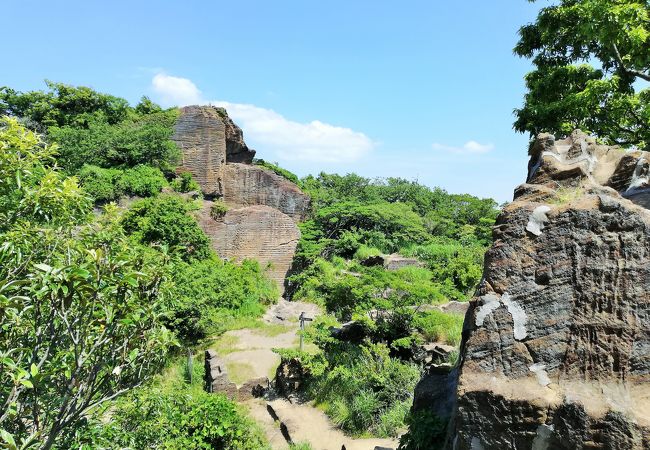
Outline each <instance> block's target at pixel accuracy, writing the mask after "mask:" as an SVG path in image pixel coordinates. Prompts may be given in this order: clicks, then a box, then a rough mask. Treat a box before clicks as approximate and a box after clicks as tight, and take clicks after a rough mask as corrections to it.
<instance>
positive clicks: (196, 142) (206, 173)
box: [172, 106, 226, 197]
mask: <svg viewBox="0 0 650 450" xmlns="http://www.w3.org/2000/svg"><path fill="white" fill-rule="evenodd" d="M172 140H173V141H174V142H176V145H178V147H179V148H180V150H181V157H182V159H181V164H180V166H179V170H181V171H188V172H190V173H191V174H192V176H193V177H194V179H195V180H196V182H197V183H199V185H200V186H201V190H202V191H203V193H204V194H205V195H206V196H208V197H221V196H222V195H223V185H222V182H221V168H222V167H223V166H224V165H225V164H226V127H225V125H224V123H223V121H222V119H221V115H220V114H219V111H218V110H217V109H216V108H211V107H203V106H186V107H184V108H181V114H180V116H179V118H178V121H177V122H176V128H175V130H174V135H173V136H172Z"/></svg>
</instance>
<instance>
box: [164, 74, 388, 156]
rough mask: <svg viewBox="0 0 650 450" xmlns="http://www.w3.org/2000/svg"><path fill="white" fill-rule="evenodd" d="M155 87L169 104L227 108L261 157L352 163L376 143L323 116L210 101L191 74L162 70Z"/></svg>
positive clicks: (166, 103) (165, 102)
mask: <svg viewBox="0 0 650 450" xmlns="http://www.w3.org/2000/svg"><path fill="white" fill-rule="evenodd" d="M152 87H153V90H154V92H155V93H156V95H157V97H158V99H159V101H160V102H161V103H163V104H165V105H168V106H171V105H178V106H185V105H191V104H207V103H209V104H212V105H215V106H221V107H224V108H226V110H227V111H228V115H229V116H230V117H231V118H232V119H233V120H234V121H235V122H236V123H237V124H238V125H239V126H240V127H241V128H242V129H243V130H244V134H245V138H246V140H247V141H250V142H251V143H253V144H254V145H253V147H255V146H257V147H259V148H258V150H259V154H260V156H261V157H264V155H265V154H268V153H267V152H272V153H274V154H275V157H277V158H278V159H281V160H282V159H283V160H290V161H293V160H297V161H304V162H326V163H350V162H354V161H357V160H359V159H361V158H362V157H364V156H365V155H367V154H368V153H369V152H370V151H371V150H372V149H373V147H374V146H375V143H374V142H373V141H372V140H371V139H370V138H369V137H368V136H366V135H365V134H363V133H361V132H358V131H354V130H352V129H350V128H344V127H339V126H335V125H330V124H327V123H324V122H321V121H319V120H313V121H311V122H307V123H301V122H295V121H292V120H289V119H287V118H286V117H284V116H282V115H281V114H279V113H277V112H275V111H273V110H270V109H266V108H261V107H259V106H255V105H249V104H242V103H230V102H226V101H222V100H215V101H207V100H205V99H204V98H203V96H202V94H201V91H200V90H199V89H198V88H197V87H196V85H195V84H194V83H193V82H192V81H191V80H189V79H187V78H179V77H173V76H170V75H166V74H164V73H159V74H157V75H156V76H154V78H153V80H152ZM267 159H269V158H268V157H267Z"/></svg>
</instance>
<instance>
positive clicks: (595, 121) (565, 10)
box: [515, 0, 650, 149]
mask: <svg viewBox="0 0 650 450" xmlns="http://www.w3.org/2000/svg"><path fill="white" fill-rule="evenodd" d="M520 37H521V38H520V40H519V42H518V44H517V46H516V47H515V52H516V53H517V54H518V55H520V56H523V57H526V58H532V61H533V64H534V67H535V70H534V71H532V72H531V73H529V74H528V75H527V76H526V85H527V87H528V93H527V94H526V98H525V102H524V105H523V107H522V108H520V109H517V110H515V112H516V116H517V120H516V122H515V129H516V130H517V131H520V132H529V133H531V135H533V136H534V135H536V134H537V133H540V132H550V133H555V134H558V135H567V134H568V133H570V132H571V131H573V130H574V129H576V128H580V129H582V130H584V131H587V132H591V133H593V134H595V135H596V136H598V137H599V138H601V139H602V140H603V141H605V142H607V143H616V144H622V145H625V146H637V147H639V148H643V149H647V147H648V144H649V143H650V90H648V88H647V84H646V83H647V82H648V81H650V52H649V51H648V50H649V49H650V5H649V4H648V2H647V1H638V0H616V1H612V0H561V1H559V2H554V4H552V5H550V6H547V7H545V8H542V9H541V11H540V12H539V14H538V16H537V19H536V20H535V22H534V23H531V24H528V25H526V26H524V27H522V28H521V30H520Z"/></svg>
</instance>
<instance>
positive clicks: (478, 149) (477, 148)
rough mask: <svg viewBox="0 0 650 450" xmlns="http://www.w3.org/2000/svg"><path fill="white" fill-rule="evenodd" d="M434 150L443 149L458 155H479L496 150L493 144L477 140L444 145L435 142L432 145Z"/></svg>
mask: <svg viewBox="0 0 650 450" xmlns="http://www.w3.org/2000/svg"><path fill="white" fill-rule="evenodd" d="M431 147H432V148H433V149H434V150H437V151H443V152H447V153H455V154H457V155H470V154H471V155H479V154H484V153H488V152H490V151H492V150H494V145H493V144H481V143H480V142H476V141H467V142H466V143H465V144H463V145H462V146H453V145H444V144H439V143H435V144H433V145H432V146H431Z"/></svg>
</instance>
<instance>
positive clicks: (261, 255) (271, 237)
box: [199, 201, 300, 291]
mask: <svg viewBox="0 0 650 450" xmlns="http://www.w3.org/2000/svg"><path fill="white" fill-rule="evenodd" d="M210 206H211V202H209V201H206V202H205V204H204V208H203V211H202V212H201V215H200V219H199V224H200V225H201V227H202V228H203V230H204V231H205V232H206V234H207V235H208V236H209V237H210V239H211V241H212V246H213V248H214V249H215V251H216V252H217V254H218V255H219V256H220V257H222V258H227V259H231V260H233V261H236V262H241V261H243V260H244V259H255V260H257V261H259V263H260V265H261V266H262V267H263V268H264V267H267V265H268V266H269V267H268V269H267V273H268V275H269V277H270V278H271V279H272V280H274V281H275V282H276V283H277V284H278V286H279V288H280V290H281V291H283V290H284V278H285V277H286V275H287V272H288V271H289V268H290V267H291V263H292V261H293V255H294V253H295V250H296V246H297V245H298V240H299V239H300V230H299V229H298V226H297V225H296V223H295V222H294V221H293V219H291V217H289V216H287V215H286V214H284V213H282V212H280V211H278V210H277V209H275V208H271V207H270V206H264V205H256V206H248V207H244V208H238V209H231V210H229V211H228V212H227V213H226V214H225V215H224V217H223V218H221V219H220V220H214V219H213V218H211V217H210Z"/></svg>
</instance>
